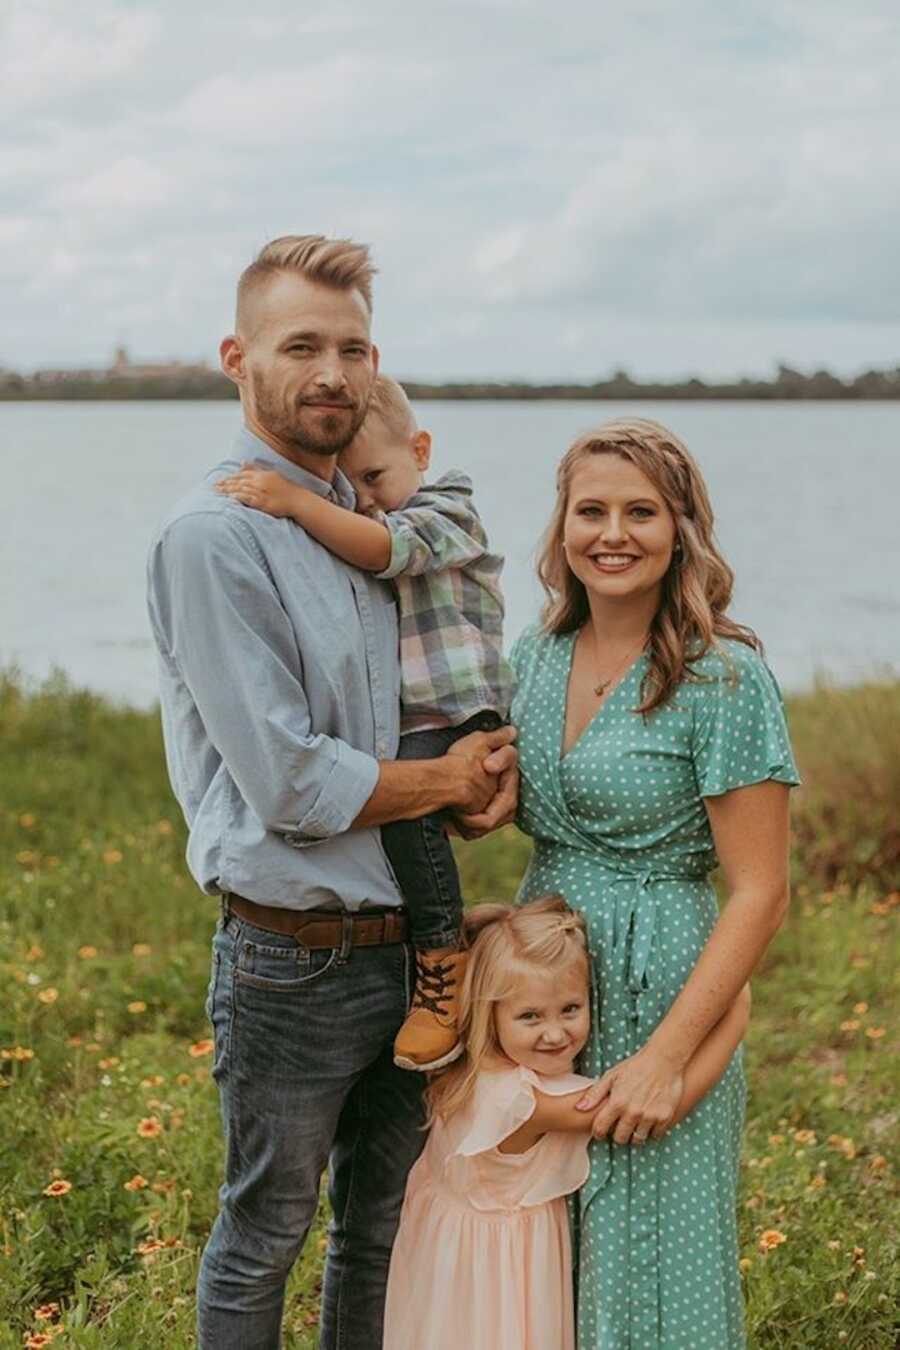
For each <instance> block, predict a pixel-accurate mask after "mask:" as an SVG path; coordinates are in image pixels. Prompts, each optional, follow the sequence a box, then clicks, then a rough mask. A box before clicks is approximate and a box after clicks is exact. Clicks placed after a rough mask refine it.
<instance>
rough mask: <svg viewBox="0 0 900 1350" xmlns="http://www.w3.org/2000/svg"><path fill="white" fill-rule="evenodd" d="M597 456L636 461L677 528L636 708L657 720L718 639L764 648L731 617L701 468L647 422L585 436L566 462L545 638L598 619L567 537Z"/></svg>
mask: <svg viewBox="0 0 900 1350" xmlns="http://www.w3.org/2000/svg"><path fill="white" fill-rule="evenodd" d="M591 455H618V456H620V458H622V459H627V460H629V461H630V462H631V463H632V464H634V466H635V467H636V468H638V469H640V471H641V473H643V474H646V476H647V477H648V478H649V479H650V482H651V483H652V484H653V486H654V487H655V488H656V490H657V491H658V492H659V494H660V496H661V497H662V498H663V500H664V501H665V503H666V506H667V507H668V508H669V511H670V512H671V513H672V518H673V520H674V522H675V531H676V536H675V547H674V549H673V552H672V560H671V562H670V564H669V568H668V571H667V572H666V574H665V576H664V577H663V581H662V595H661V599H660V604H659V608H658V609H657V611H656V614H655V616H654V619H653V623H652V625H651V628H650V642H649V649H648V656H649V663H650V664H649V669H648V671H647V674H646V676H645V677H644V683H643V687H642V689H641V704H640V707H638V708H636V709H635V711H636V712H639V713H650V712H653V710H654V709H655V708H659V707H660V706H661V705H662V704H664V703H667V702H668V701H669V699H671V697H672V695H673V694H674V692H675V690H676V688H677V687H678V685H679V684H680V683H681V681H682V680H685V679H691V678H696V677H695V676H694V675H693V672H692V669H691V664H692V662H695V661H698V660H699V659H700V657H702V656H703V655H705V653H706V652H707V651H708V650H709V648H710V647H714V646H716V645H717V643H716V639H717V638H733V639H735V640H736V641H737V642H743V643H746V645H747V646H748V647H753V648H754V649H755V650H757V651H761V650H762V644H761V643H760V640H759V638H758V637H757V636H756V634H755V633H754V632H753V630H752V629H751V628H747V627H745V626H744V625H743V624H739V623H737V622H735V620H734V619H731V618H729V616H728V614H727V613H726V610H727V608H728V606H729V604H730V603H731V593H732V589H733V586H734V573H733V572H732V570H731V568H730V567H729V566H728V564H727V562H726V561H725V559H724V558H723V557H722V554H721V553H720V552H719V548H718V545H717V543H716V538H715V534H714V533H713V512H712V507H711V505H710V501H709V493H708V492H707V490H706V484H705V483H704V481H703V476H702V474H701V473H700V470H699V468H698V467H697V464H696V463H695V461H694V459H693V457H692V456H691V454H690V452H689V451H688V449H687V447H686V446H685V445H684V444H683V443H682V442H681V441H680V440H679V439H678V437H677V436H676V435H675V434H674V433H673V432H671V431H668V430H667V429H666V428H665V427H664V426H662V425H661V424H660V423H659V422H652V421H650V420H649V419H647V418H644V417H621V418H616V419H615V420H613V421H611V422H605V423H604V424H603V426H600V427H598V428H597V429H596V431H589V432H587V433H586V434H585V435H583V436H579V438H578V440H577V441H575V442H574V443H573V444H572V445H570V446H569V449H568V450H567V451H566V453H565V454H564V455H563V457H562V460H561V461H560V464H559V468H558V469H557V473H556V492H557V497H556V506H555V508H554V511H553V515H552V516H551V518H550V523H549V525H548V526H547V530H546V532H545V534H544V538H543V541H542V544H541V551H540V556H539V558H538V568H537V571H538V576H539V577H540V579H541V585H542V586H543V587H544V590H545V591H546V593H547V600H546V603H545V605H544V608H543V610H542V612H541V623H542V626H543V628H544V630H545V632H548V633H571V632H574V631H575V630H576V629H578V628H580V627H581V625H582V624H583V623H584V622H585V620H586V619H587V618H588V616H589V614H590V608H589V605H588V599H587V592H586V591H585V588H584V585H583V584H582V582H580V581H579V580H578V578H577V577H576V576H575V574H574V573H573V572H572V570H571V569H570V567H569V564H568V561H567V559H566V552H565V549H564V547H563V537H564V533H565V521H566V513H567V511H568V508H569V490H570V487H571V483H572V475H573V473H574V471H575V469H576V468H577V467H578V465H579V464H582V463H583V462H584V461H585V460H586V459H588V458H589V457H590V456H591ZM726 659H727V658H726ZM729 665H731V663H730V662H729Z"/></svg>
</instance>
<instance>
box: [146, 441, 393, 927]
mask: <svg viewBox="0 0 900 1350" xmlns="http://www.w3.org/2000/svg"><path fill="white" fill-rule="evenodd" d="M245 460H255V461H257V462H260V463H262V464H264V465H266V466H267V467H272V468H277V469H278V471H279V473H282V474H284V475H285V477H287V478H290V479H292V480H293V481H294V482H296V483H300V484H302V485H303V486H304V487H306V488H310V489H311V490H312V491H313V492H316V493H318V494H319V495H320V496H323V497H328V498H329V499H330V500H332V501H336V502H338V503H339V504H340V505H341V506H346V507H348V508H351V509H352V507H353V505H354V497H353V491H352V489H351V487H350V485H349V483H348V482H347V480H346V478H344V477H343V475H342V474H341V473H340V471H339V470H338V471H337V472H336V473H335V478H334V482H333V484H332V485H331V486H329V484H327V483H325V482H323V481H322V480H321V479H320V478H316V477H315V476H314V475H313V474H310V473H307V472H306V471H305V470H304V469H301V468H298V467H297V466H295V465H293V464H291V463H290V462H289V461H288V460H286V459H284V458H283V457H282V456H281V455H279V454H277V453H276V452H275V451H274V450H272V449H271V448H270V447H269V446H268V445H266V444H265V443H264V442H263V441H261V440H259V439H258V438H257V437H256V436H254V435H252V434H251V433H250V432H249V431H247V430H246V429H242V431H241V432H240V434H239V436H238V439H237V442H236V445H235V448H234V452H233V456H232V457H231V458H230V459H226V460H225V461H223V462H222V463H221V464H219V465H217V466H216V468H214V469H213V470H212V471H211V472H210V473H209V474H207V476H206V478H205V479H204V481H203V482H202V483H201V484H200V485H199V486H197V487H196V488H195V489H194V490H193V491H191V492H189V493H188V495H187V496H186V497H184V498H183V499H182V500H181V501H180V502H179V503H178V505H177V506H176V507H175V509H174V510H173V511H172V512H171V514H170V515H169V516H168V518H167V519H166V521H165V522H164V523H163V525H162V527H161V529H160V530H159V533H158V534H157V536H156V538H155V539H154V541H153V544H152V546H151V549H150V557H149V561H148V605H149V611H150V623H151V627H152V629H153V635H154V638H155V640H156V645H157V648H158V651H159V665H160V678H161V704H162V720H163V733H164V738H165V746H166V759H167V763H168V767H169V776H170V778H171V781H172V787H173V789H174V792H175V795H176V797H177V798H178V801H179V803H180V804H181V808H182V810H183V811H184V814H185V817H186V819H187V822H188V825H189V827H190V837H189V841H188V850H187V859H188V865H189V867H190V869H191V872H192V873H193V875H194V877H195V878H196V880H197V883H198V885H199V886H200V887H201V888H202V889H203V890H204V891H206V892H207V893H208V894H217V893H219V892H223V891H234V892H236V893H237V894H239V895H244V896H247V897H248V898H249V899H251V900H257V901H259V902H261V903H264V904H270V905H278V906H282V907H284V908H286V909H309V908H312V907H314V906H319V907H321V906H328V907H332V908H333V907H335V906H337V905H341V906H345V907H346V908H347V909H349V910H355V909H358V908H359V907H360V906H362V905H366V904H377V905H397V904H399V903H400V895H399V893H398V891H397V887H396V883H395V880H394V877H393V873H392V872H391V869H390V865H389V864H388V861H387V858H386V856H385V853H384V850H383V848H382V845H381V833H380V831H379V830H377V829H367V830H350V828H349V827H350V825H351V823H352V822H353V820H354V819H355V818H356V816H357V815H358V814H359V812H360V810H361V809H362V807H363V806H364V805H365V803H366V802H367V801H368V799H369V797H370V796H371V795H372V792H373V790H374V788H375V784H376V782H377V779H378V764H377V761H378V760H379V759H392V758H393V757H394V755H395V754H396V751H397V744H398V736H399V708H400V665H399V657H398V641H397V618H396V607H395V604H394V600H393V595H392V592H391V589H390V587H389V586H388V585H387V584H385V583H384V582H381V581H378V580H376V579H375V578H374V577H373V576H369V575H367V574H365V573H363V572H360V571H357V570H356V569H355V568H353V567H350V566H349V565H348V564H347V563H345V562H343V561H342V560H341V559H340V558H337V557H335V555H334V554H332V553H329V552H328V550H327V549H325V548H323V547H322V545H321V544H319V543H317V541H316V540H315V539H313V538H312V537H311V536H310V535H308V534H307V533H306V531H305V530H303V529H301V528H300V526H298V525H296V524H295V523H294V522H293V521H291V520H286V519H279V518H275V517H273V516H268V515H266V514H265V513H264V512H262V511H255V510H253V509H252V508H250V507H246V506H242V505H241V504H240V503H238V502H235V501H232V500H231V499H230V498H228V497H225V496H223V495H222V494H220V493H217V492H216V491H215V490H214V487H213V485H214V484H215V483H216V482H217V481H218V480H219V479H221V478H224V477H226V476H227V475H228V474H231V473H234V472H236V471H237V469H238V468H239V467H240V465H241V463H242V462H244V461H245Z"/></svg>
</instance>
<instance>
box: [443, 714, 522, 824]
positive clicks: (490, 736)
mask: <svg viewBox="0 0 900 1350" xmlns="http://www.w3.org/2000/svg"><path fill="white" fill-rule="evenodd" d="M517 734H518V733H517V732H516V729H515V727H498V728H497V730H496V731H473V732H471V733H470V734H469V735H468V736H463V737H462V738H461V739H460V740H458V741H456V743H455V744H454V745H452V746H451V747H450V749H449V750H448V751H447V756H446V758H447V759H448V760H452V761H454V763H453V764H452V765H449V764H448V766H447V767H448V768H449V769H451V772H454V773H455V772H456V771H457V769H460V770H461V772H460V777H459V791H458V792H457V791H456V790H455V789H454V799H453V801H452V802H451V803H450V805H451V807H453V808H455V809H457V810H458V811H459V812H460V814H461V819H462V824H463V829H464V830H465V831H466V837H469V836H468V824H467V822H468V821H472V822H474V828H475V831H476V832H480V833H484V834H486V833H488V830H489V829H496V828H497V825H498V824H505V820H506V819H512V814H514V812H515V805H516V798H517V795H518V781H519V775H518V767H517V766H518V755H517V753H516V750H515V748H514V747H513V744H512V742H513V741H514V740H515V738H516V735H517ZM458 759H461V760H463V761H464V764H465V766H466V767H465V769H462V766H458V765H457V764H456V763H455V761H456V760H458ZM501 816H502V817H503V819H501V818H500V817H501ZM486 822H490V823H489V824H487V828H485V823H486ZM472 837H475V836H474V835H473V836H472Z"/></svg>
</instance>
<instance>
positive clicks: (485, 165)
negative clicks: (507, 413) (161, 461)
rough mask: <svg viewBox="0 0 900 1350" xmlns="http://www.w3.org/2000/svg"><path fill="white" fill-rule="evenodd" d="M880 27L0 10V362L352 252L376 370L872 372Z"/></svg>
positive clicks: (881, 350)
mask: <svg viewBox="0 0 900 1350" xmlns="http://www.w3.org/2000/svg"><path fill="white" fill-rule="evenodd" d="M897 15H898V8H897V4H896V0H856V3H855V5H853V6H851V5H850V4H849V3H848V0H740V3H738V0H730V3H729V0H725V3H722V0H680V3H678V4H675V3H673V0H633V2H631V0H624V3H623V4H621V5H616V6H613V5H603V4H600V3H598V0H449V2H446V0H418V3H412V0H388V2H387V3H385V2H384V0H348V2H347V3H342V2H341V0H328V3H327V4H326V3H325V2H324V0H320V3H319V4H318V5H316V6H313V5H311V4H308V3H304V0H291V2H288V0H241V3H236V0H216V3H214V4H212V3H211V4H203V3H195V4H185V3H184V0H177V2H176V0H147V2H146V3H145V2H144V0H3V3H2V6H0V125H2V126H3V128H4V130H3V132H2V143H0V182H2V190H0V191H2V196H0V245H2V247H0V278H2V287H3V297H4V298H3V307H2V316H3V317H2V321H0V325H2V326H0V366H8V367H13V368H18V369H32V368H34V367H39V366H54V365H103V364H105V363H107V361H108V360H109V357H110V353H111V350H112V347H113V345H114V344H115V343H117V342H119V341H124V342H126V343H127V345H128V347H129V349H130V351H131V353H132V356H133V357H134V358H135V359H139V358H143V359H154V358H164V357H172V356H179V357H202V358H205V359H209V360H212V359H214V356H215V350H216V347H217V344H218V339H219V337H220V336H221V334H222V333H223V332H225V331H227V330H228V328H229V325H230V317H231V297H232V293H233V286H234V281H235V278H236V276H237V273H238V272H239V271H240V269H241V268H242V267H243V266H244V264H245V263H246V262H247V261H249V259H250V258H251V256H252V255H253V253H254V252H255V251H256V250H257V249H258V248H259V247H260V246H261V245H262V244H263V243H264V242H265V241H266V240H267V239H269V238H271V237H273V236H275V235H278V234H284V233H306V232H322V233H328V234H350V235H352V236H354V237H356V238H359V239H363V240H366V241H368V242H370V243H371V244H372V245H373V248H374V252H375V257H376V260H377V263H378V265H379V268H380V276H379V279H378V288H377V293H376V337H377V338H378V340H379V342H380V345H381V347H382V352H383V359H384V364H385V367H386V368H387V369H390V370H391V371H393V372H394V373H396V374H398V375H400V376H401V377H403V376H418V377H423V378H428V377H435V378H440V377H448V378H465V377H484V378H489V377H500V378H503V377H513V378H514V377H517V376H521V377H527V378H557V377H563V378H565V377H568V378H573V379H585V378H591V377H595V376H598V375H601V374H605V373H607V372H609V371H610V370H612V369H613V368H615V367H618V366H624V367H626V368H627V369H629V370H630V371H632V372H633V373H635V374H638V375H642V376H653V375H682V374H689V373H698V374H705V375H712V376H716V375H730V374H757V373H759V374H768V373H769V372H770V371H771V370H772V367H773V365H774V363H775V362H776V361H778V360H783V361H785V362H787V363H789V364H794V365H797V366H799V367H801V368H802V369H813V368H815V367H817V366H820V365H828V366H830V367H831V368H832V369H835V370H837V371H839V372H842V373H854V372H856V371H858V370H860V369H862V368H865V367H867V366H873V365H874V366H894V365H898V364H900V271H898V266H897V252H898V246H897V240H898V225H900V172H898V169H900V136H898V127H900V20H898V17H897Z"/></svg>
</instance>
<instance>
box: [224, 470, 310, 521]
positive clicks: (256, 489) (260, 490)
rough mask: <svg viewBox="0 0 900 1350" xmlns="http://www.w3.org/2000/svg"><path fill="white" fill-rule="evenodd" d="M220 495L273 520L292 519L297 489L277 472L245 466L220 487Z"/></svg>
mask: <svg viewBox="0 0 900 1350" xmlns="http://www.w3.org/2000/svg"><path fill="white" fill-rule="evenodd" d="M216 491H217V492H223V493H224V494H225V496H226V497H233V498H234V500H235V501H238V502H243V504H244V506H253V507H255V508H256V510H257V511H265V512H267V513H268V515H270V516H289V515H291V513H292V509H293V502H292V497H293V496H294V494H295V493H296V491H297V485H296V484H294V483H289V482H288V480H287V479H286V478H282V476H281V474H280V473H277V472H276V471H275V470H274V469H257V468H254V467H253V466H252V465H248V464H245V465H244V467H243V468H242V469H241V471H240V473H235V474H232V476H231V477H230V478H223V479H222V480H221V482H219V483H216Z"/></svg>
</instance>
